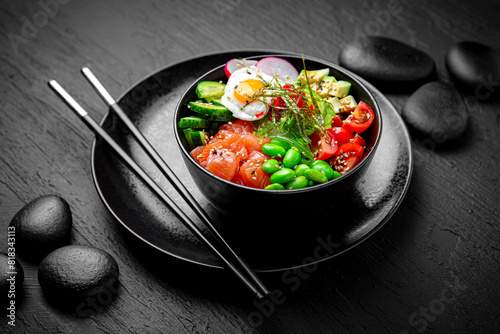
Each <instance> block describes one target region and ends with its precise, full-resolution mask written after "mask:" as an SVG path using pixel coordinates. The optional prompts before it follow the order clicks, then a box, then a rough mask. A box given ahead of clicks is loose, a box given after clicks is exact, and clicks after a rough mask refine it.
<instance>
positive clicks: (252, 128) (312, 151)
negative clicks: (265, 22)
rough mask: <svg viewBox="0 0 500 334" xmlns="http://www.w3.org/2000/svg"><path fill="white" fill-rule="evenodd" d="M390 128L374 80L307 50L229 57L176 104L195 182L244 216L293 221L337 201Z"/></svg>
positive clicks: (218, 204)
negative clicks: (371, 83) (371, 82)
mask: <svg viewBox="0 0 500 334" xmlns="http://www.w3.org/2000/svg"><path fill="white" fill-rule="evenodd" d="M262 63H264V64H262ZM269 67H270V69H269ZM292 67H293V68H294V69H295V71H296V72H294V70H293V69H291V68H292ZM266 72H267V73H266ZM268 73H269V74H268ZM273 73H274V74H273ZM290 73H292V74H290ZM296 74H297V76H296ZM232 78H233V79H234V80H233V79H232ZM235 78H236V79H235ZM259 81H260V83H259ZM207 83H209V84H207ZM346 87H347V88H346ZM242 89H243V92H242ZM214 92H215V93H214ZM252 93H253V94H252ZM210 94H212V95H210ZM214 94H215V95H214ZM332 94H333V95H332ZM207 95H208V96H207ZM248 106H251V107H252V108H250V109H248V111H247V110H246V109H245V108H247V107H248ZM332 110H333V113H332ZM212 112H213V114H212ZM367 120H368V121H369V122H368V125H366V124H364V123H365V122H367ZM339 122H340V123H339ZM290 124H291V125H290ZM360 124H361V125H365V127H360ZM288 125H290V128H287V127H286V126H288ZM358 130H359V131H358ZM381 131H382V114H381V111H380V109H379V106H378V105H377V102H376V100H375V98H374V96H373V95H372V93H371V92H370V91H369V89H368V88H367V87H366V86H365V85H363V84H362V83H361V82H360V81H359V80H358V79H357V78H356V76H355V75H353V74H352V73H350V72H349V71H348V70H345V69H343V68H342V67H340V66H338V65H335V64H332V63H329V62H326V61H323V60H320V59H317V58H313V57H308V56H292V55H273V56H269V57H267V56H258V57H255V59H254V58H253V57H248V58H245V59H228V62H227V63H226V64H221V65H220V66H219V67H216V68H214V69H213V70H211V71H209V72H208V73H206V74H204V75H203V76H201V77H200V78H198V79H197V80H196V81H195V82H193V83H192V85H191V86H190V87H189V88H188V89H187V90H186V91H185V93H184V94H183V95H182V97H181V98H180V100H179V103H178V104H177V107H176V110H175V114H174V135H175V140H176V142H177V144H178V146H179V148H180V151H181V156H182V158H183V160H184V163H185V165H186V167H187V170H188V172H189V174H190V175H191V177H192V179H193V181H194V183H195V184H196V186H197V187H198V189H199V190H200V192H201V193H202V194H203V195H204V196H205V197H206V198H207V200H208V201H209V202H210V203H211V204H212V205H213V206H214V207H215V208H216V209H217V210H219V211H220V212H222V213H223V214H225V215H228V216H233V217H238V221H244V220H248V221H252V220H255V219H254V218H253V217H252V215H251V214H245V213H248V211H249V209H250V210H258V212H259V213H261V214H263V215H264V217H278V218H279V221H281V222H284V223H286V224H289V223H290V222H293V223H294V224H301V223H307V222H311V221H312V220H314V219H315V218H317V217H321V216H324V215H325V214H327V213H328V212H330V211H331V210H337V211H338V209H340V208H341V207H342V203H345V201H349V200H350V197H351V196H352V194H353V191H354V190H355V189H356V187H357V186H358V185H359V183H360V182H363V177H364V175H365V172H366V170H367V168H368V166H369V164H370V162H371V160H372V158H373V156H374V154H375V152H376V150H377V147H378V144H379V141H380V136H381ZM361 132H362V133H361ZM235 133H236V134H237V136H244V137H245V139H241V138H240V137H238V139H234V137H232V136H233V134H235ZM247 137H251V138H253V139H254V141H252V142H251V143H250V144H248V143H247V139H248V138H247ZM359 137H361V138H359ZM255 138H258V141H257V140H256V139H255ZM290 138H291V139H290ZM289 139H290V140H289ZM241 142H245V144H243V145H241ZM228 143H229V144H228ZM234 143H238V144H234ZM249 145H250V146H251V147H249ZM346 145H347V146H346ZM276 146H277V147H278V148H276ZM359 147H362V150H358V149H359ZM297 152H298V153H299V154H297ZM318 165H321V166H318ZM318 172H319V173H318ZM292 174H293V175H292ZM320 174H321V175H320ZM264 220H265V221H267V220H268V219H264Z"/></svg>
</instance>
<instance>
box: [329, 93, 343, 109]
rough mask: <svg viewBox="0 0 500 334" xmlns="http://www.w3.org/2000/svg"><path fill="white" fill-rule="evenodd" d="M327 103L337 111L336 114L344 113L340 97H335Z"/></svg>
mask: <svg viewBox="0 0 500 334" xmlns="http://www.w3.org/2000/svg"><path fill="white" fill-rule="evenodd" d="M326 101H327V102H328V103H329V104H330V105H331V106H332V108H333V110H335V112H336V113H337V112H342V105H341V104H340V100H339V98H338V97H336V96H334V97H331V98H329V99H328V100H326Z"/></svg>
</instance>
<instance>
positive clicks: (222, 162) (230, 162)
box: [205, 150, 240, 181]
mask: <svg viewBox="0 0 500 334" xmlns="http://www.w3.org/2000/svg"><path fill="white" fill-rule="evenodd" d="M239 166H240V157H239V156H237V155H236V154H235V153H233V152H230V151H222V150H220V151H217V153H215V154H210V155H209V156H208V158H207V160H206V167H205V168H206V169H207V170H208V171H210V172H212V173H214V174H215V175H217V176H220V177H222V178H223V179H226V180H228V181H231V180H232V179H233V177H234V175H235V174H236V171H237V170H238V167H239Z"/></svg>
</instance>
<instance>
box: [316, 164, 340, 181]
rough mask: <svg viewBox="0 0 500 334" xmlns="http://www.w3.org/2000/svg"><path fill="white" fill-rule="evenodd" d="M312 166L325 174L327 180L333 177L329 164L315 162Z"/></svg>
mask: <svg viewBox="0 0 500 334" xmlns="http://www.w3.org/2000/svg"><path fill="white" fill-rule="evenodd" d="M312 168H313V169H315V170H317V171H320V172H321V173H323V174H325V176H326V177H327V178H328V180H332V179H333V177H334V174H335V172H334V170H333V168H332V167H330V165H323V164H316V165H315V166H313V167H312Z"/></svg>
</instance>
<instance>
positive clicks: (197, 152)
mask: <svg viewBox="0 0 500 334" xmlns="http://www.w3.org/2000/svg"><path fill="white" fill-rule="evenodd" d="M204 148H205V145H202V146H198V147H195V148H194V149H193V150H192V151H191V152H189V154H191V156H192V157H193V158H194V159H195V160H198V156H199V155H200V154H201V152H203V149H204Z"/></svg>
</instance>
